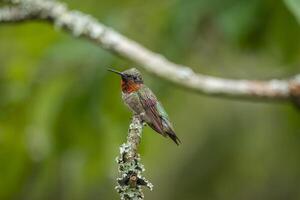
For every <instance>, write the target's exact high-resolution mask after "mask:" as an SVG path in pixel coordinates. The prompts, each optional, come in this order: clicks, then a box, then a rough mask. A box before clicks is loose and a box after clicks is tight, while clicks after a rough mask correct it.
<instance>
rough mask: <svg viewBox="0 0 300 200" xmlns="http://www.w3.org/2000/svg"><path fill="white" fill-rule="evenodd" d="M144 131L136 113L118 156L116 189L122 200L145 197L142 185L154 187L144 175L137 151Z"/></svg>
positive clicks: (137, 199) (138, 199)
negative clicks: (118, 176)
mask: <svg viewBox="0 0 300 200" xmlns="http://www.w3.org/2000/svg"><path fill="white" fill-rule="evenodd" d="M142 131H143V124H142V122H141V120H140V118H139V117H138V116H136V115H134V116H133V117H132V121H131V123H130V125H129V130H128V136H127V142H126V143H123V144H122V145H121V146H120V155H119V157H118V158H117V162H118V165H119V173H120V178H118V179H117V181H118V185H117V186H116V190H117V191H118V193H119V194H120V197H121V199H122V200H140V199H144V195H143V192H142V186H146V187H148V188H149V189H150V190H152V188H153V185H152V184H151V183H150V182H149V181H148V180H146V179H145V178H144V177H143V175H142V172H143V171H145V169H144V166H143V165H142V164H141V163H140V155H139V154H138V153H137V150H138V146H139V144H140V141H141V137H142Z"/></svg>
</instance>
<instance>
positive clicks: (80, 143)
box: [0, 0, 300, 200]
mask: <svg viewBox="0 0 300 200" xmlns="http://www.w3.org/2000/svg"><path fill="white" fill-rule="evenodd" d="M65 2H66V3H67V4H69V6H70V7H71V8H73V9H78V10H81V11H84V12H86V13H89V14H91V15H93V16H95V17H96V18H98V19H99V20H100V21H101V22H104V23H105V24H107V25H109V26H112V27H113V28H115V29H116V30H118V31H120V32H121V33H124V34H125V35H127V36H128V37H130V38H133V39H134V40H136V41H138V42H140V43H142V44H144V45H145V46H146V47H148V48H150V49H152V50H154V51H157V52H159V53H161V54H163V55H166V56H167V57H168V58H169V59H171V60H173V61H175V62H178V63H183V64H186V65H189V66H192V67H193V69H194V70H196V71H199V72H202V73H206V74H210V75H217V76H222V77H228V78H258V79H267V78H270V77H279V78H280V77H281V78H286V77H290V76H292V75H294V74H296V73H298V72H299V62H300V37H299V35H300V26H299V24H298V23H297V20H296V18H295V16H298V17H299V15H298V13H299V12H298V11H299V5H298V4H297V2H296V1H293V0H286V1H273V0H251V1H247V0H223V1H220V0H211V1H206V0H153V1H139V0H128V1H121V0H111V1H101V2H100V1H96V0H86V1H79V0H72V1H71V0H66V1H65ZM285 3H287V4H288V6H286V5H285ZM290 11H293V13H294V14H295V16H294V15H293V14H292V13H291V12H290ZM0 45H1V48H0V60H1V65H0V163H1V165H0V188H1V189H0V199H3V200H11V199H12V200H14V199H18V200H19V199H22V200H40V199H43V200H47V199H49V200H52V199H57V200H59V199H61V200H84V199H101V200H102V199H117V198H118V196H117V194H116V192H115V191H114V186H115V178H116V177H117V166H116V164H115V159H114V158H115V157H116V156H117V155H118V148H119V145H120V144H121V143H122V142H123V141H124V140H125V138H126V133H127V128H128V127H127V126H128V122H129V120H130V112H129V111H128V109H127V108H126V107H125V106H124V105H123V103H122V102H121V98H120V86H119V82H120V80H119V79H118V78H117V77H116V76H114V75H112V74H109V73H108V72H107V71H106V68H107V67H111V66H112V67H115V68H117V69H119V70H123V69H125V68H126V67H125V66H135V65H134V64H133V63H130V62H128V61H126V60H124V59H120V58H118V57H116V56H114V55H112V54H110V53H109V52H106V51H104V50H102V49H101V48H99V47H97V46H95V45H93V44H91V43H90V42H88V41H85V40H81V39H74V38H72V37H71V36H70V35H68V34H66V33H64V32H62V31H57V30H55V29H54V28H53V27H52V26H50V25H49V24H47V23H42V22H29V23H23V24H1V29H0ZM145 80H146V83H147V85H149V86H150V87H151V88H152V89H153V90H154V91H155V93H156V94H157V96H158V97H159V98H160V100H161V102H162V103H163V104H164V106H165V107H166V110H167V111H168V113H169V115H170V117H171V119H172V120H173V123H174V126H175V129H176V131H177V133H178V135H179V137H180V138H181V140H182V141H183V144H182V145H181V146H180V147H176V146H175V145H174V144H173V143H172V142H171V141H170V140H166V139H165V138H163V137H161V136H159V135H158V134H156V133H154V132H153V131H152V130H151V129H150V128H148V127H147V128H145V131H144V135H143V140H142V146H141V154H142V160H143V162H144V164H145V166H146V169H147V171H146V177H148V178H149V179H150V180H151V182H152V183H154V186H155V187H154V191H153V192H148V191H146V197H147V199H165V200H167V199H172V200H176V199H187V200H193V199H210V200H212V199H222V200H223V199H230V200H240V199H244V200H245V199H246V200H247V199H249V200H250V199H251V200H252V199H261V200H266V199H272V200H276V199H278V200H282V199H286V200H289V199H291V200H294V199H300V192H299V185H300V157H299V153H300V123H299V121H300V120H299V113H298V111H297V110H295V109H294V107H293V106H292V105H289V104H279V103H258V102H241V101H237V100H224V99H217V98H212V97H204V96H200V95H198V94H193V93H190V92H186V91H183V90H182V89H180V88H177V87H174V86H173V85H170V84H168V83H167V82H165V81H161V80H160V79H157V78H156V77H152V76H149V75H147V74H145ZM153 146H155V148H153Z"/></svg>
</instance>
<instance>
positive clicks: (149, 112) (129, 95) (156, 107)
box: [108, 68, 181, 145]
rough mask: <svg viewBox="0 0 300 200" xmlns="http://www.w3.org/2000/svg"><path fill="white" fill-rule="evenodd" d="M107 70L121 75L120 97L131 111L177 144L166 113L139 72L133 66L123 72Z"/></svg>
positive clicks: (176, 138) (178, 141)
mask: <svg viewBox="0 0 300 200" xmlns="http://www.w3.org/2000/svg"><path fill="white" fill-rule="evenodd" d="M108 70H109V71H111V72H114V73H116V74H119V75H120V76H121V79H122V80H121V87H122V99H123V101H124V102H125V104H126V105H127V106H128V107H129V108H130V109H131V110H132V111H133V113H134V114H136V115H139V116H140V117H141V119H142V120H143V121H144V122H146V123H147V124H148V125H149V126H150V127H151V128H152V129H153V130H155V131H156V132H158V133H159V134H161V135H163V136H165V137H167V136H169V137H170V138H171V139H172V140H173V141H174V142H175V143H176V144H177V145H179V143H181V142H180V140H179V138H178V137H177V136H176V134H175V132H174V129H173V127H172V124H171V122H170V120H169V116H168V114H167V113H166V111H165V110H164V108H163V107H162V105H161V103H160V102H159V101H158V100H157V98H156V96H155V95H154V94H153V92H152V91H151V90H150V89H149V88H148V87H147V86H146V85H144V81H143V78H142V75H141V73H140V72H139V71H138V70H137V69H135V68H131V69H128V70H126V71H123V72H118V71H116V70H113V69H108Z"/></svg>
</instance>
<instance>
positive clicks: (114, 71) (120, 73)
mask: <svg viewBox="0 0 300 200" xmlns="http://www.w3.org/2000/svg"><path fill="white" fill-rule="evenodd" d="M107 71H110V72H113V73H116V74H119V75H120V76H123V73H122V72H119V71H117V70H114V69H110V68H108V69H107Z"/></svg>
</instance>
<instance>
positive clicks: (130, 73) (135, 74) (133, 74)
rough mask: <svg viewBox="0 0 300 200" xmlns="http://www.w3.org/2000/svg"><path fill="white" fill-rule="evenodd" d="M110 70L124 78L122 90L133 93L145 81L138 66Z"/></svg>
mask: <svg viewBox="0 0 300 200" xmlns="http://www.w3.org/2000/svg"><path fill="white" fill-rule="evenodd" d="M108 71H110V72H114V73H116V74H119V75H120V76H121V78H122V82H121V85H122V91H123V92H127V93H131V92H134V91H136V90H138V89H139V88H140V86H141V85H142V84H143V83H144V81H143V78H142V75H141V73H140V72H139V71H138V70H137V69H136V68H130V69H128V70H125V71H123V72H119V71H116V70H114V69H108Z"/></svg>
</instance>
